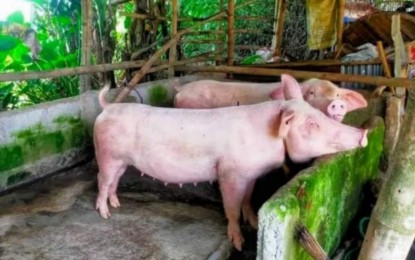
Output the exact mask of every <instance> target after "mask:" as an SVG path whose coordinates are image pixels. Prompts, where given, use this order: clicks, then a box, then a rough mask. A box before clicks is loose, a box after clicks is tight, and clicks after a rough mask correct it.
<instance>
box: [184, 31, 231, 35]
mask: <svg viewBox="0 0 415 260" xmlns="http://www.w3.org/2000/svg"><path fill="white" fill-rule="evenodd" d="M225 33H226V31H221V30H212V31H192V32H188V33H186V34H184V35H183V36H191V35H198V34H225Z"/></svg>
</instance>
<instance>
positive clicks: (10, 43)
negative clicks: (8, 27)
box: [0, 34, 21, 52]
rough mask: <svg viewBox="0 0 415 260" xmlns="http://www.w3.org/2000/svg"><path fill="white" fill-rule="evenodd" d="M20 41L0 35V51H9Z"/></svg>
mask: <svg viewBox="0 0 415 260" xmlns="http://www.w3.org/2000/svg"><path fill="white" fill-rule="evenodd" d="M19 42H21V40H19V39H17V38H15V37H12V36H10V35H5V34H0V51H1V52H3V51H10V50H11V49H13V48H15V47H16V46H17V45H18V44H19Z"/></svg>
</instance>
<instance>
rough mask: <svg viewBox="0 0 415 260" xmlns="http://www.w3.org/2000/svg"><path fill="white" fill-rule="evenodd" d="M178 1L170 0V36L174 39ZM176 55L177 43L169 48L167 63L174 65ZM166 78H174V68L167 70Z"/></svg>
mask: <svg viewBox="0 0 415 260" xmlns="http://www.w3.org/2000/svg"><path fill="white" fill-rule="evenodd" d="M178 9H179V7H178V0H171V12H172V13H171V35H172V37H175V36H176V34H177V19H178ZM176 55H177V43H174V44H173V45H172V46H171V47H170V53H169V63H174V62H175V61H176ZM168 77H169V78H173V77H174V67H173V66H171V67H170V68H169V69H168Z"/></svg>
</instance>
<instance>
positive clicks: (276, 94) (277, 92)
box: [269, 85, 284, 99]
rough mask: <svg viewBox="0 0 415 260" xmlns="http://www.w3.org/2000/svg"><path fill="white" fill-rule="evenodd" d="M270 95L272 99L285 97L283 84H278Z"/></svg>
mask: <svg viewBox="0 0 415 260" xmlns="http://www.w3.org/2000/svg"><path fill="white" fill-rule="evenodd" d="M269 97H270V98H272V99H284V88H283V87H282V86H280V85H279V86H277V88H275V89H274V90H273V91H272V92H271V94H269Z"/></svg>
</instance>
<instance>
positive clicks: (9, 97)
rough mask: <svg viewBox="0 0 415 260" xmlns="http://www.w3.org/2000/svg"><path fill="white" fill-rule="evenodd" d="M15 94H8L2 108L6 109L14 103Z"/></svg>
mask: <svg viewBox="0 0 415 260" xmlns="http://www.w3.org/2000/svg"><path fill="white" fill-rule="evenodd" d="M12 97H13V94H12V93H11V92H9V93H7V95H6V97H4V99H3V102H2V104H1V106H2V108H6V107H7V106H8V105H9V104H10V102H11V101H12Z"/></svg>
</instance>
